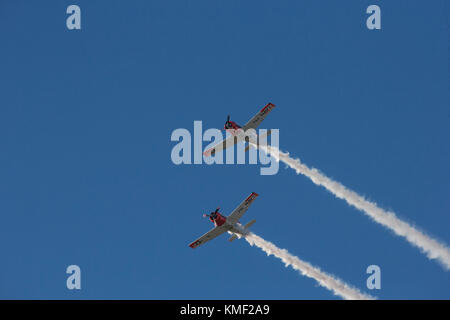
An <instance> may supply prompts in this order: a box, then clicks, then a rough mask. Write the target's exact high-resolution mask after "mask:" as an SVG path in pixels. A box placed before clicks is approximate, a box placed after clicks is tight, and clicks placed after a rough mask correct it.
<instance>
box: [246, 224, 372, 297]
mask: <svg viewBox="0 0 450 320" xmlns="http://www.w3.org/2000/svg"><path fill="white" fill-rule="evenodd" d="M245 240H247V241H248V243H250V245H251V246H253V245H255V246H257V247H259V248H261V249H262V250H263V251H264V252H265V253H267V255H268V256H270V255H271V254H273V255H274V256H275V257H277V258H279V259H281V261H283V262H284V264H285V265H286V267H288V266H291V267H292V268H294V269H295V270H297V271H299V272H300V273H301V274H302V275H304V276H307V277H309V278H313V279H314V280H316V281H317V282H318V283H319V284H320V285H321V286H322V287H325V288H327V289H328V290H331V291H332V292H333V293H334V294H335V295H337V296H340V297H342V298H344V299H346V300H372V299H374V298H373V297H371V296H369V295H365V294H364V293H361V292H360V291H359V290H358V289H355V288H352V287H351V286H349V285H347V284H345V283H344V282H343V281H342V280H340V279H337V278H335V277H334V276H332V275H329V274H327V273H325V272H323V271H321V270H320V269H319V268H316V267H314V266H312V265H310V264H309V263H308V262H305V261H302V260H300V259H299V258H297V257H296V256H293V255H292V254H290V253H289V252H288V251H287V250H286V249H280V248H278V247H277V246H276V245H274V244H273V243H271V242H269V241H266V240H264V239H263V238H261V237H259V236H257V235H256V234H254V233H252V232H250V233H248V234H247V235H246V236H245Z"/></svg>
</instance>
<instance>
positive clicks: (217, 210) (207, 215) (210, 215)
mask: <svg viewBox="0 0 450 320" xmlns="http://www.w3.org/2000/svg"><path fill="white" fill-rule="evenodd" d="M219 209H220V207H219V208H217V209H216V211H213V212H211V213H210V214H206V213H205V214H203V217H204V218H206V217H215V216H216V215H217V213H218V212H219Z"/></svg>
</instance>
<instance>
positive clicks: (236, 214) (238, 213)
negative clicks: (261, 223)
mask: <svg viewBox="0 0 450 320" xmlns="http://www.w3.org/2000/svg"><path fill="white" fill-rule="evenodd" d="M257 196H258V194H257V193H256V192H252V194H251V195H249V196H248V197H247V199H245V200H244V201H243V202H242V203H241V204H240V205H239V206H238V207H237V208H236V209H234V211H233V212H232V213H231V214H230V215H229V216H228V217H227V221H228V222H229V223H230V224H232V225H233V224H235V223H236V222H238V221H239V219H240V218H241V217H242V216H243V215H244V213H245V212H246V211H247V209H248V207H250V205H251V204H252V202H253V200H255V199H256V197H257Z"/></svg>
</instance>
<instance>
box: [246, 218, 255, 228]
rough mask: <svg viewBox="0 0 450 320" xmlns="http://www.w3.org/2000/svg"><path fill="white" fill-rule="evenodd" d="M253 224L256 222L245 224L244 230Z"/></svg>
mask: <svg viewBox="0 0 450 320" xmlns="http://www.w3.org/2000/svg"><path fill="white" fill-rule="evenodd" d="M255 222H256V220H252V221H250V222H249V223H247V224H246V225H245V229H248V228H250V227H251V226H252V225H253V224H254V223H255Z"/></svg>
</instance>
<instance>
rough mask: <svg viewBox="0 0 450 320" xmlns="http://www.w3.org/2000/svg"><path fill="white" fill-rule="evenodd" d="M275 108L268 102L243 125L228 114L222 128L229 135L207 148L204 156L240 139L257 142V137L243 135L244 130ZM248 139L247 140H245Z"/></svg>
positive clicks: (212, 153) (258, 122) (251, 127)
mask: <svg viewBox="0 0 450 320" xmlns="http://www.w3.org/2000/svg"><path fill="white" fill-rule="evenodd" d="M273 108H275V105H274V104H273V103H268V104H266V105H265V107H264V108H262V109H261V110H260V111H259V112H258V113H257V114H256V115H255V116H254V117H253V118H251V119H250V120H249V121H248V122H247V123H246V124H245V125H244V126H243V127H241V126H240V125H238V124H237V123H236V122H234V121H231V120H230V115H228V117H227V121H226V122H225V125H224V127H223V128H224V130H225V131H228V132H229V133H230V134H231V135H230V136H229V137H228V138H226V139H225V140H222V141H220V142H219V143H217V144H216V145H214V146H213V147H211V148H209V149H208V150H206V151H205V152H203V154H204V155H205V156H206V157H209V156H211V155H214V154H215V153H216V152H218V151H222V150H225V149H226V148H228V147H231V146H234V145H235V144H237V143H238V142H241V141H249V140H251V142H252V143H254V144H257V143H258V137H254V136H249V137H246V136H245V132H246V131H247V130H248V129H255V130H256V128H257V127H258V126H259V125H260V124H261V122H262V121H263V120H264V119H265V118H266V116H267V115H268V114H269V112H270V111H272V109H273ZM270 134H271V131H270V130H268V132H267V135H270ZM247 139H249V140H247ZM249 148H250V145H248V146H247V147H246V148H245V151H248V150H249Z"/></svg>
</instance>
